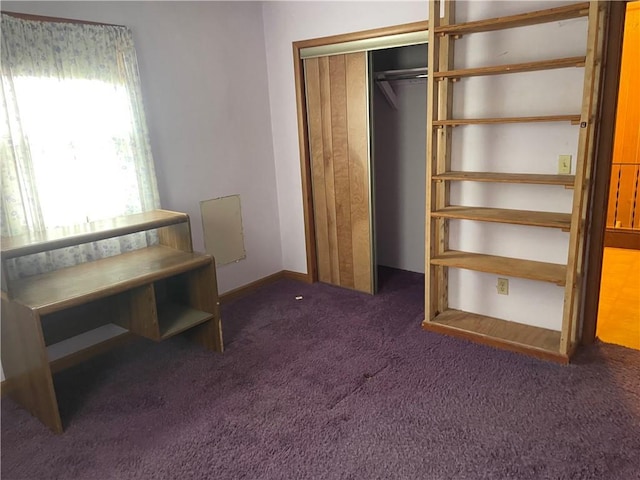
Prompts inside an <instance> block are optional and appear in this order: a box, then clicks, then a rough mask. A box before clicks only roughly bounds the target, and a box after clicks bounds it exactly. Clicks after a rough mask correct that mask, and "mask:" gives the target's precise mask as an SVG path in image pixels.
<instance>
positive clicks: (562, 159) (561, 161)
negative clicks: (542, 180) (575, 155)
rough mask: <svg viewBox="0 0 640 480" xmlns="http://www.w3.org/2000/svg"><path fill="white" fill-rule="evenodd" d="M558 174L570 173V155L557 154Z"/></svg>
mask: <svg viewBox="0 0 640 480" xmlns="http://www.w3.org/2000/svg"><path fill="white" fill-rule="evenodd" d="M558 174H560V175H569V174H571V155H558Z"/></svg>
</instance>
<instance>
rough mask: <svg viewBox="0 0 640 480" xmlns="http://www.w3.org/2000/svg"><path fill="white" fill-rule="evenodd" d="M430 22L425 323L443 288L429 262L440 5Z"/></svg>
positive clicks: (433, 5)
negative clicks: (437, 35)
mask: <svg viewBox="0 0 640 480" xmlns="http://www.w3.org/2000/svg"><path fill="white" fill-rule="evenodd" d="M429 18H430V19H431V28H430V29H429V43H428V47H427V48H428V60H429V64H430V65H432V68H431V73H432V75H430V76H429V77H428V78H427V132H426V133H427V158H426V174H427V175H426V176H427V178H426V185H425V194H426V195H425V196H426V198H425V211H426V222H425V232H424V240H425V267H424V268H425V270H424V271H425V293H424V305H425V319H426V320H431V319H433V318H435V316H436V315H437V314H438V298H440V297H441V294H440V292H441V290H442V289H441V288H440V285H439V281H438V275H437V270H436V268H434V267H432V266H431V261H430V259H431V258H433V257H435V256H436V255H437V254H438V242H437V233H436V232H437V231H438V225H437V222H438V218H437V217H434V216H433V214H432V212H433V211H434V210H437V209H438V208H437V204H436V201H437V200H436V199H437V190H436V186H435V184H434V182H433V181H432V178H433V176H434V175H437V174H438V170H437V166H438V132H437V130H436V129H435V128H434V122H436V121H438V120H439V113H440V112H439V109H438V105H439V103H438V98H439V96H438V89H439V85H438V84H437V83H436V82H435V81H434V77H433V72H435V71H438V70H439V66H440V47H439V41H440V38H437V37H436V36H435V29H436V28H438V27H439V26H440V24H441V21H442V19H441V17H440V1H439V0H432V1H430V2H429Z"/></svg>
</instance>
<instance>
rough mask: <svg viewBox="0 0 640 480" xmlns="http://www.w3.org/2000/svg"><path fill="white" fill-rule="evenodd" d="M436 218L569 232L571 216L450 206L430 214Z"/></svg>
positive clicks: (566, 214) (567, 214)
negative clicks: (508, 224) (559, 229)
mask: <svg viewBox="0 0 640 480" xmlns="http://www.w3.org/2000/svg"><path fill="white" fill-rule="evenodd" d="M431 216H433V217H438V218H455V219H460V220H478V221H482V222H496V223H510V224H514V225H529V226H533V227H550V228H561V229H563V230H569V228H570V227H571V214H569V213H555V212H534V211H529V210H508V209H503V208H487V207H461V206H457V205H454V206H450V207H445V208H443V209H440V210H436V211H433V212H431Z"/></svg>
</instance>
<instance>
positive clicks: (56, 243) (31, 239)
mask: <svg viewBox="0 0 640 480" xmlns="http://www.w3.org/2000/svg"><path fill="white" fill-rule="evenodd" d="M188 221H189V217H188V216H187V215H186V214H184V213H179V212H171V211H169V210H152V211H149V212H143V213H136V214H133V215H123V216H121V217H115V218H112V219H109V220H102V221H99V222H91V223H87V224H83V225H78V226H76V227H68V228H56V229H50V230H45V231H43V232H32V233H29V234H25V235H21V236H18V237H2V243H1V248H2V259H3V260H6V259H9V258H15V257H20V256H23V255H30V254H33V253H40V252H46V251H48V250H54V249H57V248H64V247H70V246H73V245H79V244H81V243H88V242H95V241H97V240H104V239H106V238H113V237H119V236H122V235H127V234H130V233H136V232H143V231H145V230H152V229H154V228H161V227H164V226H167V225H174V224H176V223H184V222H188Z"/></svg>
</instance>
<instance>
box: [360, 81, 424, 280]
mask: <svg viewBox="0 0 640 480" xmlns="http://www.w3.org/2000/svg"><path fill="white" fill-rule="evenodd" d="M392 85H393V89H394V91H395V93H396V96H397V99H398V109H397V110H396V109H394V108H393V107H392V106H391V105H390V104H389V102H388V101H387V100H386V99H385V97H384V95H383V94H382V93H381V92H380V89H379V88H377V87H375V86H374V90H373V93H374V98H373V101H374V116H373V122H374V145H375V147H374V171H375V214H376V225H375V236H376V258H377V263H378V265H385V266H387V267H394V268H399V269H401V270H409V271H411V272H421V273H424V218H425V175H426V168H425V166H426V165H425V161H424V159H425V158H426V154H427V152H426V150H427V147H426V141H427V137H426V127H427V83H426V81H424V80H422V81H412V80H404V81H401V82H392Z"/></svg>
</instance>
